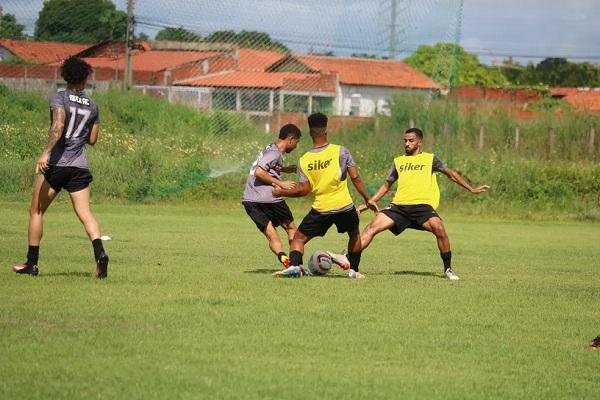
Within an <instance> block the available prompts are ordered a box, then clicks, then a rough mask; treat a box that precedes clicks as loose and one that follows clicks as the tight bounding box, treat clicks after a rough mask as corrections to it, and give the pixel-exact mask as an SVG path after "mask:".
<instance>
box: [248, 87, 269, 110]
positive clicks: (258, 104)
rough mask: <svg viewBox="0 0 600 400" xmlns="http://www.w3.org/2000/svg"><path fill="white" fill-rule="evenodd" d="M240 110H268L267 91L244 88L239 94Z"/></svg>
mask: <svg viewBox="0 0 600 400" xmlns="http://www.w3.org/2000/svg"><path fill="white" fill-rule="evenodd" d="M241 101H242V110H244V111H260V112H269V92H257V91H255V90H244V91H242V94H241Z"/></svg>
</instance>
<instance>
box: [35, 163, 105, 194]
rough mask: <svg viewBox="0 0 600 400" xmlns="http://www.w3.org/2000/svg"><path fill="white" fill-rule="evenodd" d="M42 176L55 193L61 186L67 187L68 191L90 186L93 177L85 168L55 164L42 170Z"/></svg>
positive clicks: (76, 190)
mask: <svg viewBox="0 0 600 400" xmlns="http://www.w3.org/2000/svg"><path fill="white" fill-rule="evenodd" d="M44 177H45V178H46V181H48V183H49V184H50V187H51V188H52V189H54V191H55V192H56V193H58V192H60V191H61V190H62V188H65V189H67V192H69V193H72V192H78V191H80V190H83V189H85V188H86V187H88V186H90V183H91V182H92V180H93V179H94V178H93V177H92V174H90V171H89V170H87V169H84V168H76V167H58V166H56V165H49V166H48V169H47V170H46V172H44Z"/></svg>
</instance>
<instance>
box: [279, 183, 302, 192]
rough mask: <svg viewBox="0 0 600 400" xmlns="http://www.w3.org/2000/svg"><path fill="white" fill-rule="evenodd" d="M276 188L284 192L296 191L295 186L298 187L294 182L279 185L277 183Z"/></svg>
mask: <svg viewBox="0 0 600 400" xmlns="http://www.w3.org/2000/svg"><path fill="white" fill-rule="evenodd" d="M277 186H279V187H281V188H282V189H284V190H292V189H296V186H298V185H297V184H296V182H294V181H281V183H278V184H277Z"/></svg>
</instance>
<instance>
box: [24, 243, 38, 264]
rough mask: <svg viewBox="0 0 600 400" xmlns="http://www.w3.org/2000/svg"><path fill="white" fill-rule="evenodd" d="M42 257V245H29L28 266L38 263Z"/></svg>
mask: <svg viewBox="0 0 600 400" xmlns="http://www.w3.org/2000/svg"><path fill="white" fill-rule="evenodd" d="M39 257H40V246H29V248H28V249H27V263H26V264H27V266H28V267H31V266H33V265H37V263H38V258H39Z"/></svg>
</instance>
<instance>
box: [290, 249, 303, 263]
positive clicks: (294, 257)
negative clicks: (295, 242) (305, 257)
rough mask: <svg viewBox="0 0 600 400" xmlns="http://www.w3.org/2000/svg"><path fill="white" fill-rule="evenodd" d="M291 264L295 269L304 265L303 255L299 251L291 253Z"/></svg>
mask: <svg viewBox="0 0 600 400" xmlns="http://www.w3.org/2000/svg"><path fill="white" fill-rule="evenodd" d="M290 264H292V266H294V267H297V266H299V265H302V253H300V252H299V251H298V250H292V251H290Z"/></svg>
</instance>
